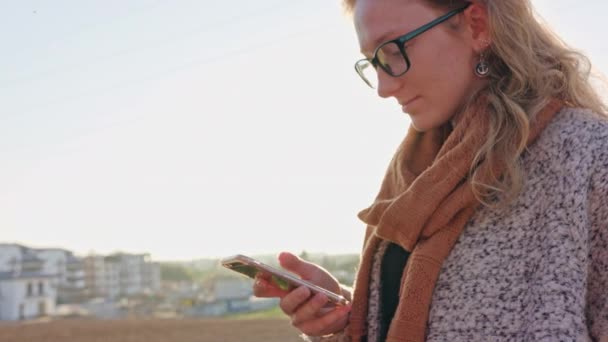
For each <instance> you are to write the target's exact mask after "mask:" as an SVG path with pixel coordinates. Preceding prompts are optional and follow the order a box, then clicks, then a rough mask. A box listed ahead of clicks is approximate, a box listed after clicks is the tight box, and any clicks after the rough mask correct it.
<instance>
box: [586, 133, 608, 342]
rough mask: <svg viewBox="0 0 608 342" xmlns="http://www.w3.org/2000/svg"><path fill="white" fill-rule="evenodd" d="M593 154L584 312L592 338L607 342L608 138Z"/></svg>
mask: <svg viewBox="0 0 608 342" xmlns="http://www.w3.org/2000/svg"><path fill="white" fill-rule="evenodd" d="M602 140H603V143H601V146H602V148H600V149H599V151H598V153H597V154H596V156H595V158H594V159H595V160H594V162H595V163H594V164H595V168H594V173H593V176H592V177H591V184H590V189H589V190H590V196H589V201H590V205H589V211H590V213H589V214H590V225H591V231H590V235H589V259H588V261H589V264H588V265H589V266H588V278H587V298H586V302H587V305H586V315H587V324H588V327H589V333H590V335H591V338H592V340H593V341H600V342H608V142H606V140H608V139H602Z"/></svg>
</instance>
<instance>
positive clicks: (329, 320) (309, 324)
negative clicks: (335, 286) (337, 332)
mask: <svg viewBox="0 0 608 342" xmlns="http://www.w3.org/2000/svg"><path fill="white" fill-rule="evenodd" d="M350 309H351V307H350V305H343V306H338V307H336V309H335V310H332V311H330V312H328V313H327V314H325V315H323V316H321V317H319V318H316V319H312V320H309V321H305V322H301V323H299V324H298V325H297V326H296V328H298V329H299V330H300V331H302V332H303V333H304V334H306V335H309V336H320V335H326V334H328V333H331V332H332V330H334V329H335V328H336V326H339V328H340V329H343V328H344V327H345V326H346V324H347V323H348V315H349V313H350Z"/></svg>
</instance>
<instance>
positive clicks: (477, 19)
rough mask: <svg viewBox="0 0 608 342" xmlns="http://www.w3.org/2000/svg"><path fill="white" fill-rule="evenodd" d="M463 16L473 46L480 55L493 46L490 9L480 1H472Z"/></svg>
mask: <svg viewBox="0 0 608 342" xmlns="http://www.w3.org/2000/svg"><path fill="white" fill-rule="evenodd" d="M463 14H464V19H465V25H466V29H467V34H468V35H469V39H470V42H471V46H472V48H473V50H475V52H477V53H480V52H481V51H483V50H485V49H486V48H487V47H488V45H489V44H491V40H490V22H489V15H488V8H487V7H486V6H485V5H484V4H482V3H481V2H480V1H472V3H471V5H470V6H469V8H467V9H466V10H465V11H464V13H463Z"/></svg>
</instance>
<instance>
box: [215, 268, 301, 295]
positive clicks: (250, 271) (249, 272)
mask: <svg viewBox="0 0 608 342" xmlns="http://www.w3.org/2000/svg"><path fill="white" fill-rule="evenodd" d="M226 266H227V267H229V268H230V269H232V270H234V271H236V272H239V273H242V274H244V275H246V276H248V277H249V278H252V279H253V278H255V276H256V275H257V274H258V273H263V272H264V271H263V270H260V269H258V268H256V267H254V266H250V265H246V264H242V263H239V262H233V263H229V264H227V265H226ZM271 279H272V281H273V282H274V283H275V285H277V286H278V287H279V288H280V289H281V290H285V291H288V290H289V289H290V288H291V286H289V282H287V280H285V279H283V278H279V277H277V276H276V275H274V274H273V275H271Z"/></svg>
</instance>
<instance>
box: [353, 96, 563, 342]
mask: <svg viewBox="0 0 608 342" xmlns="http://www.w3.org/2000/svg"><path fill="white" fill-rule="evenodd" d="M478 104H479V105H477V106H473V107H472V108H471V110H469V111H466V112H463V113H461V114H460V115H459V116H458V119H457V120H456V122H455V124H454V128H453V129H451V128H450V126H449V125H447V124H446V125H444V126H443V127H440V128H437V129H433V130H430V131H427V132H418V131H416V130H414V129H413V128H411V127H410V129H409V132H408V134H407V136H406V137H405V139H404V141H403V142H402V143H401V145H400V146H399V148H398V149H397V152H396V153H395V155H394V157H393V160H392V161H391V163H390V165H389V168H388V171H387V173H386V175H385V178H384V180H383V182H382V186H381V188H380V192H379V194H378V196H377V198H376V200H375V202H374V203H373V204H372V205H371V206H370V207H369V208H367V209H365V210H363V211H361V212H360V213H359V218H360V219H361V220H362V221H363V222H365V223H366V224H367V232H366V237H365V245H364V248H363V254H362V259H361V264H360V267H359V271H358V274H357V279H356V281H355V290H354V293H353V302H352V309H351V316H350V323H349V326H348V328H347V334H348V335H349V336H350V338H351V341H353V342H359V341H361V339H362V337H363V336H365V335H366V317H367V306H368V299H369V297H368V289H369V282H370V270H371V265H372V261H373V256H374V253H375V252H376V250H377V248H378V245H379V243H380V241H382V240H383V239H384V240H389V241H392V242H394V243H396V244H399V245H400V246H401V247H403V248H404V249H406V250H407V251H410V252H411V255H410V257H409V259H408V262H407V264H406V266H405V269H404V271H403V277H402V278H401V286H400V293H399V298H400V299H399V304H398V306H397V310H396V312H395V316H394V317H393V320H392V322H391V324H390V328H389V331H388V336H387V341H389V342H396V341H415V342H421V341H424V339H425V330H426V324H427V320H428V315H429V309H430V304H431V298H432V295H433V290H434V287H435V283H436V281H437V278H438V276H439V271H440V269H441V265H442V263H443V261H444V260H445V259H446V257H447V256H448V254H449V253H450V250H451V249H452V247H453V246H454V243H455V242H456V240H457V239H458V237H459V235H460V233H461V231H462V230H463V228H464V226H465V224H466V223H467V222H468V220H469V218H471V216H472V215H473V213H474V212H475V209H476V208H477V207H478V206H479V205H480V203H479V201H478V200H477V199H476V198H475V196H474V193H473V188H472V186H471V182H470V180H469V179H468V175H469V171H470V168H471V165H472V163H473V162H474V157H475V154H476V152H477V151H478V150H479V148H480V147H481V146H482V144H483V143H484V141H485V140H486V135H487V133H488V127H489V118H488V114H487V112H486V108H487V105H485V102H483V100H479V101H478ZM562 105H563V104H562V102H561V101H560V100H557V99H551V100H550V101H548V103H547V105H546V106H545V107H544V108H543V109H542V110H541V111H539V112H538V113H537V114H536V115H535V116H534V118H532V119H531V121H530V133H529V138H528V140H527V144H528V146H529V145H530V144H531V143H533V142H534V141H535V139H536V138H537V137H538V136H539V135H540V133H541V132H542V130H543V129H544V128H545V126H546V125H547V124H548V123H549V122H550V121H551V119H552V118H553V116H554V115H555V113H557V112H558V111H559V110H560V109H561V107H562ZM478 167H480V171H484V172H482V174H481V176H482V178H481V180H484V177H485V180H488V179H490V178H489V177H490V175H491V174H493V173H494V174H500V173H502V172H501V170H504V169H503V168H501V167H500V166H495V165H491V166H490V165H487V164H486V163H485V162H484V161H482V162H481V163H480V164H479V166H478Z"/></svg>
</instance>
